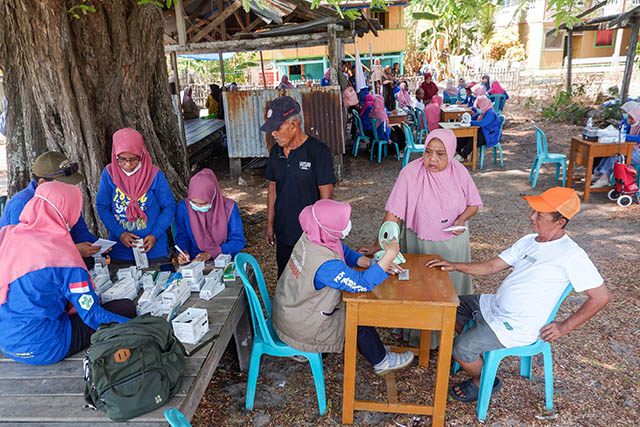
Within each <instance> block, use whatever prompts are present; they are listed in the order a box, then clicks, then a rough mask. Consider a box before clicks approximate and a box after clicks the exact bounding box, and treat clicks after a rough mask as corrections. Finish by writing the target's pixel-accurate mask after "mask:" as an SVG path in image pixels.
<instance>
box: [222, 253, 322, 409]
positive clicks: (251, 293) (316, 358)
mask: <svg viewBox="0 0 640 427" xmlns="http://www.w3.org/2000/svg"><path fill="white" fill-rule="evenodd" d="M234 260H235V266H236V271H237V272H238V275H239V276H240V278H241V279H242V283H243V284H244V290H245V292H246V294H247V299H248V300H249V307H250V309H251V322H252V323H253V333H254V337H253V349H252V350H251V361H250V362H249V379H248V380H247V399H246V408H247V409H249V410H252V409H253V400H254V397H255V393H256V382H257V381H258V374H259V372H260V359H261V358H262V355H263V354H268V355H270V356H276V357H291V356H303V357H305V358H306V359H307V360H308V361H309V363H310V364H311V372H312V373H313V381H314V383H315V386H316V394H317V396H318V408H319V410H320V415H324V414H325V412H326V411H327V401H326V397H325V388H324V371H323V369H322V355H321V354H320V353H307V352H304V351H299V350H296V349H294V348H292V347H289V346H288V345H286V344H285V343H283V342H282V341H280V339H279V338H278V336H277V335H276V333H275V331H274V330H273V325H272V324H271V298H270V297H269V292H268V291H267V286H266V284H265V282H264V276H263V275H262V270H260V266H259V265H258V261H256V259H255V258H254V257H253V256H251V255H249V254H245V253H242V252H241V253H239V254H237V255H236V256H235V259H234ZM247 264H249V265H251V268H253V272H254V274H255V276H256V281H257V282H258V289H259V290H260V297H261V298H262V302H263V304H264V312H265V313H266V314H267V317H266V318H265V317H264V314H263V311H262V305H261V304H260V300H258V295H256V291H255V290H254V289H253V285H252V284H251V282H249V278H248V276H247V270H246V267H247Z"/></svg>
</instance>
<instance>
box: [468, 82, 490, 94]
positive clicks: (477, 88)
mask: <svg viewBox="0 0 640 427" xmlns="http://www.w3.org/2000/svg"><path fill="white" fill-rule="evenodd" d="M471 92H472V93H473V94H474V95H475V96H476V97H477V96H482V95H486V94H487V89H485V87H484V86H483V85H482V83H478V84H477V85H475V86H474V87H472V88H471Z"/></svg>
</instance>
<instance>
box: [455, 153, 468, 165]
mask: <svg viewBox="0 0 640 427" xmlns="http://www.w3.org/2000/svg"><path fill="white" fill-rule="evenodd" d="M453 158H454V159H456V160H457V161H459V162H460V163H462V162H464V161H465V160H466V159H465V158H464V157H462V156H461V155H460V154H456V155H455V156H453Z"/></svg>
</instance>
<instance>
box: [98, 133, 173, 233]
mask: <svg viewBox="0 0 640 427" xmlns="http://www.w3.org/2000/svg"><path fill="white" fill-rule="evenodd" d="M121 153H133V154H135V155H136V156H140V169H138V171H137V172H136V173H134V174H133V175H131V176H127V174H126V173H124V171H123V170H122V168H121V167H120V166H119V165H118V156H119V155H120V154H121ZM159 170H160V169H158V167H157V166H155V165H154V164H153V163H152V161H151V156H150V155H149V153H148V152H147V149H146V147H145V146H144V141H143V140H142V135H140V132H138V131H137V130H135V129H131V128H123V129H120V130H118V131H116V133H114V134H113V145H112V147H111V163H109V164H108V165H107V172H109V175H110V176H111V179H112V180H113V183H114V184H115V185H116V187H118V188H119V189H120V190H122V192H123V193H124V194H126V195H127V197H128V198H129V205H128V206H127V210H126V215H127V220H128V221H129V222H134V221H136V219H138V218H142V219H143V220H144V221H146V220H147V214H145V213H144V211H143V210H142V209H140V206H138V199H139V198H140V197H142V196H143V195H144V194H145V193H146V192H147V191H148V190H149V187H151V184H153V180H154V179H155V177H156V174H157V173H158V171H159Z"/></svg>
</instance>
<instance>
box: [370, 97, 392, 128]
mask: <svg viewBox="0 0 640 427" xmlns="http://www.w3.org/2000/svg"><path fill="white" fill-rule="evenodd" d="M369 117H373V118H374V119H378V120H380V121H381V122H383V123H385V124H386V125H387V126H389V116H388V115H387V112H386V111H385V110H384V97H383V96H382V95H376V96H375V97H374V99H373V110H371V114H369Z"/></svg>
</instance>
